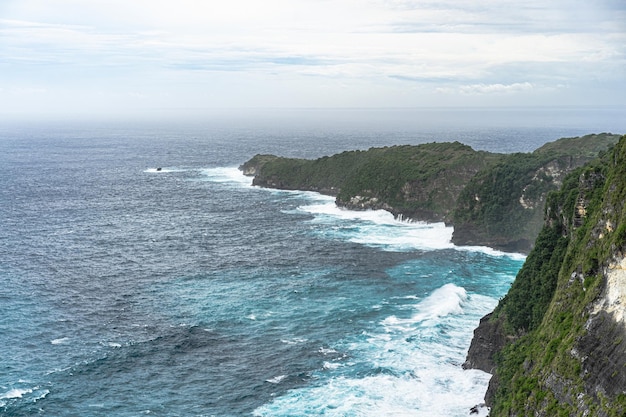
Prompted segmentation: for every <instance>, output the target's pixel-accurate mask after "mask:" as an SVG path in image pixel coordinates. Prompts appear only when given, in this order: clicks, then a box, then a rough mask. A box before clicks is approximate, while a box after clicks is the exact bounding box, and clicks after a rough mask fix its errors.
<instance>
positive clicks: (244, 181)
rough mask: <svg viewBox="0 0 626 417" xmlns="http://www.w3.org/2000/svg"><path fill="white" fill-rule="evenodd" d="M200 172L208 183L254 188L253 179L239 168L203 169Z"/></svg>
mask: <svg viewBox="0 0 626 417" xmlns="http://www.w3.org/2000/svg"><path fill="white" fill-rule="evenodd" d="M199 171H200V174H201V175H202V176H203V179H205V180H206V181H211V182H217V183H231V184H235V185H239V186H242V187H252V179H251V178H250V177H247V176H245V175H243V172H242V171H241V170H240V169H239V168H237V167H217V168H202V169H200V170H199Z"/></svg>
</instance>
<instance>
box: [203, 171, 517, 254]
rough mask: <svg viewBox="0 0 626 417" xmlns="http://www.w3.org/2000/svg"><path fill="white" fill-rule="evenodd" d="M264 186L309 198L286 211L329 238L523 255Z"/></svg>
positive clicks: (385, 246) (238, 177)
mask: <svg viewBox="0 0 626 417" xmlns="http://www.w3.org/2000/svg"><path fill="white" fill-rule="evenodd" d="M200 171H201V172H202V174H203V175H204V176H205V177H206V179H207V180H208V181H212V182H218V183H231V184H236V185H239V186H242V187H250V188H252V181H251V179H250V177H247V176H245V175H244V174H243V172H242V171H241V170H240V169H239V168H237V167H218V168H205V169H201V170H200ZM264 189H265V190H268V191H270V192H273V193H279V194H291V195H296V196H301V197H303V198H305V199H307V200H309V201H310V202H311V204H304V205H301V206H299V207H298V208H297V209H296V210H291V211H289V210H287V211H286V212H298V213H302V212H304V213H307V214H310V215H312V216H313V220H312V221H311V223H313V224H315V225H317V226H319V228H318V229H317V230H316V231H315V233H317V234H318V235H322V236H324V237H327V238H330V239H339V240H345V241H349V242H353V243H358V244H362V245H365V246H369V247H374V248H378V249H381V250H385V251H390V252H407V251H413V250H423V251H433V250H445V249H454V250H459V251H469V252H481V253H484V254H486V255H489V256H493V257H509V258H511V259H514V260H524V259H525V258H526V256H525V255H523V254H519V253H508V252H502V251H499V250H496V249H493V248H489V247H486V246H456V245H454V244H453V243H452V242H451V241H452V233H453V232H454V228H453V227H452V226H446V225H445V223H443V222H437V223H428V222H422V221H411V220H401V219H398V218H395V217H394V215H393V214H392V213H390V212H388V211H386V210H364V211H357V210H348V209H344V208H341V207H338V206H337V205H336V204H335V197H331V196H327V195H323V194H320V193H316V192H312V191H298V190H277V189H271V188H264Z"/></svg>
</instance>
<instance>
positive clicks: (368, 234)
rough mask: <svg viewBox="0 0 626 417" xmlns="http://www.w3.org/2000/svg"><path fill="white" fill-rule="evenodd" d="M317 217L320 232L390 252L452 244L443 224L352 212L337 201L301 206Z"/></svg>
mask: <svg viewBox="0 0 626 417" xmlns="http://www.w3.org/2000/svg"><path fill="white" fill-rule="evenodd" d="M299 210H300V211H304V212H306V213H309V214H312V215H314V216H315V217H314V219H313V220H312V223H314V224H318V225H320V226H319V229H320V233H322V234H324V235H326V236H328V237H330V238H336V239H343V240H347V241H350V242H354V243H359V244H362V245H366V246H371V247H377V248H380V249H383V250H387V251H408V250H415V249H418V250H439V249H449V248H453V247H454V246H453V245H452V243H450V239H451V238H452V231H453V228H452V227H447V226H446V225H445V224H444V223H425V222H409V221H401V220H398V219H395V218H394V217H393V215H392V214H391V213H390V212H388V211H385V210H366V211H353V210H346V209H342V208H339V207H337V206H336V205H335V203H334V201H329V200H326V201H322V202H318V203H316V204H310V205H306V206H301V207H299Z"/></svg>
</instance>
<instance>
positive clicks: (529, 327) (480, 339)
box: [465, 136, 626, 417]
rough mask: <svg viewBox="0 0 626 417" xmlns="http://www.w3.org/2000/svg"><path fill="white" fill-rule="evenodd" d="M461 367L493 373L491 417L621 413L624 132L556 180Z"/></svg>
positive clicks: (624, 371)
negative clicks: (524, 251)
mask: <svg viewBox="0 0 626 417" xmlns="http://www.w3.org/2000/svg"><path fill="white" fill-rule="evenodd" d="M545 213H546V214H545V225H544V227H543V229H542V231H541V233H540V234H539V237H538V239H537V242H536V245H535V247H534V249H533V250H532V251H531V253H530V254H529V256H528V258H527V260H526V262H525V264H524V266H523V267H522V269H521V270H520V272H519V274H518V276H517V278H516V280H515V282H514V283H513V285H512V286H511V289H510V291H509V292H508V294H507V295H506V296H505V297H504V298H503V299H502V300H501V301H500V303H499V305H498V307H497V308H496V309H495V310H494V312H493V313H492V314H490V315H489V316H487V317H485V318H484V319H483V320H481V323H480V325H479V327H478V328H477V329H476V331H475V338H474V340H473V341H472V347H471V348H470V351H469V353H468V358H467V361H466V364H465V367H475V368H480V369H483V370H492V371H494V377H493V378H492V383H491V384H490V387H489V390H488V393H487V396H486V400H487V402H488V404H490V405H491V406H492V416H527V415H533V416H555V415H558V416H602V417H610V416H620V417H623V416H625V415H626V255H625V254H626V136H625V137H622V138H621V140H620V141H619V143H618V144H617V145H616V146H615V147H614V149H612V150H611V151H610V152H607V153H604V155H602V157H601V158H600V159H598V160H596V161H594V162H592V163H590V164H588V165H586V166H584V167H582V168H579V169H577V170H576V171H574V172H573V173H572V174H570V175H569V176H568V177H566V178H564V179H563V185H562V187H561V189H560V190H559V191H558V192H555V193H552V194H550V196H549V198H548V201H547V205H546V210H545Z"/></svg>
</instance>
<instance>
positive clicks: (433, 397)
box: [254, 284, 497, 417]
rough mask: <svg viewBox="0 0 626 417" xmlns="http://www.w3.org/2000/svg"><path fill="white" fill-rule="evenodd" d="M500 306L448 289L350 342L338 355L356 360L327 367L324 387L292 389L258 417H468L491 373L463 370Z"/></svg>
mask: <svg viewBox="0 0 626 417" xmlns="http://www.w3.org/2000/svg"><path fill="white" fill-rule="evenodd" d="M496 302H497V300H495V299H492V298H490V297H486V296H479V295H474V294H472V295H470V294H468V293H467V291H466V290H465V289H464V288H462V287H459V286H456V285H454V284H446V285H443V286H442V287H440V288H438V289H436V290H434V291H433V292H432V293H431V294H430V295H429V296H427V297H426V298H424V299H422V300H421V301H418V302H416V304H415V305H414V306H413V309H414V312H413V313H410V314H409V315H408V316H406V317H405V316H400V314H402V310H400V311H399V312H398V314H397V315H390V316H389V317H387V318H386V319H385V320H383V321H382V322H381V323H380V325H381V326H380V328H379V330H378V331H374V332H369V333H363V334H361V335H358V336H356V337H355V338H354V339H353V340H351V341H349V342H347V343H346V345H345V346H343V347H342V349H341V350H342V351H346V352H347V355H348V356H349V357H351V358H354V360H352V361H350V362H345V363H343V362H342V363H339V362H335V361H324V362H323V365H322V371H321V372H320V374H319V375H317V376H316V381H320V382H318V383H316V384H312V385H310V386H307V387H302V388H298V389H294V390H291V391H289V392H287V393H286V394H285V395H283V396H281V397H278V398H275V399H274V401H273V402H271V403H268V404H265V405H264V406H262V407H259V408H258V409H256V410H255V411H254V415H256V416H275V415H290V416H307V415H325V416H336V417H339V416H346V417H348V416H372V417H374V416H407V417H408V416H415V417H426V416H428V417H432V416H434V417H444V416H445V417H460V416H467V415H469V412H470V408H471V407H473V406H475V405H477V404H480V403H481V402H482V401H483V399H482V398H483V396H484V393H485V390H486V388H487V384H488V381H489V378H490V375H489V374H486V373H484V372H482V371H477V370H467V371H465V370H463V369H462V367H461V364H462V362H463V361H464V359H465V353H466V352H467V348H468V347H469V341H470V339H471V334H472V330H473V329H474V327H475V325H476V324H477V322H478V320H479V318H480V317H481V316H482V315H483V314H484V313H485V312H487V311H488V310H489V309H491V308H493V307H494V305H495V303H496ZM351 370H354V372H351ZM368 370H369V371H368ZM484 412H486V409H481V410H480V413H483V414H479V415H485V414H484Z"/></svg>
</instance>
